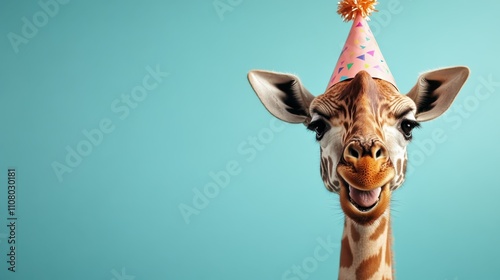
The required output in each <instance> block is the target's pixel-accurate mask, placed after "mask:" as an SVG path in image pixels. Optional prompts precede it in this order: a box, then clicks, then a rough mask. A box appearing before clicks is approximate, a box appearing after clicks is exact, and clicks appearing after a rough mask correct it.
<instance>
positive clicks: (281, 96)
mask: <svg viewBox="0 0 500 280" xmlns="http://www.w3.org/2000/svg"><path fill="white" fill-rule="evenodd" d="M468 75H469V70H468V68H466V67H452V68H444V69H439V70H434V71H430V72H426V73H424V74H422V75H421V76H420V77H419V78H418V80H417V83H416V85H415V86H414V87H413V88H412V89H411V90H410V91H409V92H408V93H407V94H401V93H400V92H399V91H398V90H397V89H396V87H394V86H393V85H392V84H391V83H389V82H387V81H384V80H381V79H376V78H372V77H371V76H370V74H368V73H367V72H365V71H360V72H359V73H358V74H356V76H355V77H354V78H352V79H349V80H345V81H342V82H339V83H337V84H335V85H333V86H332V87H330V88H328V89H327V90H326V92H324V93H323V94H321V95H319V96H317V97H314V96H313V95H312V94H311V93H309V91H308V90H307V89H306V88H305V87H304V86H303V85H302V83H301V81H300V80H299V78H298V77H296V76H294V75H291V74H284V73H276V72H269V71H262V70H255V71H251V72H250V73H249V74H248V79H249V81H250V84H251V85H252V87H253V89H254V91H255V92H256V93H257V96H258V97H259V99H260V100H261V102H262V103H263V105H264V106H265V107H266V109H267V110H268V111H269V112H270V113H271V114H272V115H274V116H275V117H277V118H278V119H281V120H283V121H285V122H289V123H303V124H305V125H306V126H307V128H308V129H309V130H312V131H313V132H315V133H316V140H317V141H318V142H319V145H320V151H321V156H320V158H321V162H320V164H321V168H320V170H321V177H322V179H323V182H324V184H325V186H326V188H327V189H328V190H329V191H331V192H334V193H337V194H339V196H340V205H341V207H342V210H343V211H344V213H345V214H346V215H347V216H348V217H349V218H351V219H352V220H354V221H356V222H357V223H360V224H370V223H371V222H373V221H374V220H376V219H378V218H379V217H380V215H382V214H383V213H384V212H385V211H386V210H387V208H388V207H389V202H390V198H391V193H392V191H394V190H395V189H397V188H398V187H400V186H401V184H402V183H403V181H404V178H405V171H406V160H407V156H406V154H407V153H406V147H407V145H408V143H409V142H410V141H411V139H412V130H413V129H414V128H415V127H418V126H419V123H420V122H424V121H428V120H431V119H434V118H436V117H438V116H440V115H441V114H443V113H444V112H445V111H446V110H447V109H448V108H449V107H450V105H451V103H452V102H453V100H454V99H455V96H456V95H457V94H458V92H459V90H460V88H461V87H462V85H463V84H464V83H465V80H466V79H467V77H468Z"/></svg>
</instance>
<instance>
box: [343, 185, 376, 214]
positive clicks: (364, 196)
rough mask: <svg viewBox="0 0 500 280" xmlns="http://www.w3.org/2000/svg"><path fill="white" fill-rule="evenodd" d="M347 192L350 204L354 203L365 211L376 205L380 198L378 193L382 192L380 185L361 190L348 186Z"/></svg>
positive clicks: (360, 209)
mask: <svg viewBox="0 0 500 280" xmlns="http://www.w3.org/2000/svg"><path fill="white" fill-rule="evenodd" d="M348 193H349V201H350V202H351V203H352V205H354V206H355V207H356V208H357V209H358V210H359V211H361V212H367V211H370V210H371V209H372V208H373V207H375V205H377V203H378V201H379V200H380V194H381V193H382V187H378V188H376V189H373V190H370V191H362V190H359V189H356V188H355V187H352V186H349V192H348Z"/></svg>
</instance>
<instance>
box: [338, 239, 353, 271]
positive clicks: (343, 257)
mask: <svg viewBox="0 0 500 280" xmlns="http://www.w3.org/2000/svg"><path fill="white" fill-rule="evenodd" d="M353 260H354V257H353V255H352V251H351V245H349V239H348V238H347V236H345V237H344V238H343V239H342V247H341V249H340V267H345V268H349V267H351V265H352V262H353Z"/></svg>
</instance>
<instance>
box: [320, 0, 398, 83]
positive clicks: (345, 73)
mask: <svg viewBox="0 0 500 280" xmlns="http://www.w3.org/2000/svg"><path fill="white" fill-rule="evenodd" d="M359 2H363V0H358V1H356V0H344V1H343V2H341V3H339V13H340V14H341V15H342V16H343V17H344V20H351V19H353V24H352V27H351V31H350V32H349V36H348V37H347V40H346V42H345V45H344V47H343V48H342V52H341V53H340V57H339V60H338V61H337V65H335V69H334V70H333V74H332V77H331V78H330V82H329V83H328V87H327V89H328V88H330V87H331V86H333V85H334V84H336V83H338V82H341V81H344V80H347V79H351V78H354V76H356V74H357V73H358V72H359V71H361V70H365V71H366V72H368V73H369V74H370V75H371V76H372V77H374V78H379V79H382V80H385V81H388V82H390V83H391V84H393V85H394V86H395V87H397V86H396V82H395V81H394V77H393V76H392V73H391V71H390V70H389V67H388V66H387V63H386V61H385V59H384V56H383V55H382V52H380V48H379V47H378V44H377V41H375V37H374V36H373V34H372V31H371V30H370V27H369V26H368V22H367V21H366V19H365V18H366V17H367V15H368V14H369V13H371V12H372V11H374V10H375V9H374V8H373V6H374V4H376V1H364V2H371V3H369V4H368V7H367V6H360V5H363V4H365V5H366V3H361V4H360V3H359ZM341 5H344V6H343V7H341ZM346 5H348V8H349V9H350V10H349V12H348V13H346V12H345V11H341V8H342V9H344V10H345V9H346V7H345V6H346Z"/></svg>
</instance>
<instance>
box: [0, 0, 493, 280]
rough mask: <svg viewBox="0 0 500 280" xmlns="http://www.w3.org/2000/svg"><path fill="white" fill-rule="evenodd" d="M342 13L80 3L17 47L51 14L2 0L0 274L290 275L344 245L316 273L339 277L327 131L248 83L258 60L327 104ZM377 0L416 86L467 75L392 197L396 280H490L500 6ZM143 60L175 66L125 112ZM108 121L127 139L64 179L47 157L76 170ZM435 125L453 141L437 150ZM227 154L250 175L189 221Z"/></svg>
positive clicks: (428, 129)
mask: <svg viewBox="0 0 500 280" xmlns="http://www.w3.org/2000/svg"><path fill="white" fill-rule="evenodd" d="M46 1H47V0H46ZM42 2H44V0H42ZM336 2H337V1H329V0H328V1H327V0H322V1H314V2H311V1H286V0H279V1H264V0H254V1H245V0H242V1H241V0H240V1H237V0H232V1H229V0H227V1H226V0H221V2H220V3H226V5H229V6H228V7H231V8H230V9H228V10H227V11H225V12H224V13H223V14H221V15H220V16H219V15H218V13H217V11H216V9H215V8H214V3H215V2H214V1H208V0H207V1H180V0H177V1H142V2H140V3H139V2H138V1H69V2H68V3H67V4H64V5H63V4H59V5H58V6H59V11H58V12H57V14H56V15H54V16H53V17H50V18H49V20H48V22H47V23H46V24H45V25H44V26H42V27H40V28H38V31H37V33H36V34H35V35H34V36H33V38H30V39H28V43H27V44H20V45H19V46H18V52H17V53H16V52H15V50H14V48H13V46H12V44H11V43H10V41H9V39H8V34H9V32H14V33H16V34H19V35H20V34H22V33H21V29H22V27H23V24H24V23H23V21H22V18H23V17H26V18H28V19H29V20H30V21H32V17H33V15H34V14H35V13H37V12H39V11H42V9H41V6H40V5H39V4H38V2H36V1H2V2H1V3H0V19H1V25H0V35H2V37H1V38H2V39H1V40H0V50H1V53H0V61H1V64H0V119H1V122H0V123H1V126H0V132H1V135H2V136H1V137H0V182H1V183H0V185H1V186H2V187H1V188H0V206H1V207H0V260H1V261H0V279H23V280H24V279H37V280H44V279H106V280H109V279H116V280H120V279H128V280H132V279H136V280H142V279H148V280H149V279H287V278H283V277H284V274H285V272H286V271H287V270H289V269H291V268H292V266H294V265H298V266H301V265H302V264H303V261H304V260H306V261H307V260H311V257H313V256H314V251H315V248H317V247H318V246H319V244H320V243H318V242H319V241H318V238H319V239H322V240H328V239H331V240H332V241H333V242H335V243H336V245H335V246H336V249H335V251H334V252H332V253H330V254H328V258H327V259H326V260H325V261H319V262H317V267H315V268H314V269H310V270H312V271H311V272H308V273H307V277H308V278H307V279H336V277H337V271H338V259H339V258H338V255H339V252H338V250H339V249H338V248H339V247H338V243H339V241H340V236H341V232H342V224H343V216H342V211H341V209H340V206H339V203H338V197H337V195H334V194H331V193H329V192H327V191H326V189H325V187H324V186H323V184H322V181H321V179H320V175H319V148H318V145H317V143H315V140H314V135H313V134H311V133H309V132H307V131H306V130H305V128H304V127H303V126H301V125H290V124H283V125H281V124H280V123H279V122H276V123H274V122H273V123H270V121H271V120H272V117H271V116H270V115H269V113H267V111H266V110H265V109H264V108H263V106H262V105H261V104H260V102H259V101H258V99H257V98H256V96H255V94H254V93H253V91H252V90H251V88H250V86H249V84H248V82H247V80H246V73H247V72H248V70H250V69H254V68H260V69H269V70H276V71H282V72H292V73H295V74H297V75H299V76H300V77H301V79H302V81H303V82H304V84H305V85H306V86H307V87H308V88H309V90H310V91H311V92H313V93H315V94H320V93H322V92H323V90H324V88H325V86H326V84H327V82H328V79H329V77H330V74H331V71H332V69H333V67H334V65H335V62H336V59H337V57H338V55H339V51H340V48H341V46H342V44H343V43H344V40H345V39H346V36H347V33H348V31H349V28H350V23H343V22H342V21H341V20H340V17H339V16H338V15H337V14H336V13H335V11H336ZM380 2H381V3H380V4H379V5H378V6H377V8H378V10H380V12H379V13H378V14H375V15H373V16H372V22H371V27H372V30H373V32H374V33H375V36H376V38H377V41H378V43H379V45H380V47H381V50H382V51H383V53H384V56H385V58H386V60H387V61H388V64H389V66H390V67H391V70H392V72H393V73H394V75H395V79H396V81H397V82H398V86H399V88H400V89H401V90H402V91H403V92H406V91H407V90H409V89H410V88H411V87H412V86H413V84H414V83H415V81H416V78H417V75H418V73H421V72H423V71H425V70H428V69H432V68H437V67H443V66H450V65H467V66H469V67H470V68H471V71H472V74H471V76H470V78H469V80H468V82H467V84H466V85H465V86H464V88H463V89H462V91H461V93H460V94H459V96H458V98H457V100H456V101H455V103H454V105H453V106H452V108H451V109H450V111H448V113H447V114H446V117H442V118H440V119H437V120H435V121H432V122H429V123H424V124H423V128H422V129H421V130H418V131H417V132H416V133H415V140H414V142H413V143H412V144H410V148H409V149H410V161H412V160H413V161H412V162H410V164H413V168H412V169H411V174H409V178H408V179H407V181H406V183H405V185H404V187H403V188H401V189H399V190H398V191H397V192H396V193H395V194H394V196H393V204H392V209H393V217H394V218H393V232H394V237H395V240H394V242H395V243H394V250H395V263H396V276H397V278H398V279H441V280H444V279H460V280H462V279H496V278H498V275H499V266H498V265H499V264H500V254H499V250H500V237H499V236H500V215H499V210H498V197H499V196H500V184H499V182H498V179H497V178H498V172H499V171H500V170H499V164H498V158H499V157H500V150H499V149H498V148H496V147H497V143H496V142H497V141H498V139H499V137H500V132H499V129H498V128H499V125H498V124H499V122H500V113H499V111H498V105H499V102H500V97H499V95H500V73H499V72H498V66H499V62H500V60H499V55H498V43H499V42H500V41H499V37H498V30H497V29H498V26H499V25H500V19H499V17H498V9H499V8H500V4H499V2H498V1H494V0H484V1H481V2H480V3H478V4H471V2H470V1H452V0H446V1H411V0H400V1H397V0H393V1H385V0H384V1H380ZM391 2H392V3H391ZM44 3H45V2H44ZM231 5H232V6H231ZM395 7H396V8H395ZM391 11H392V12H391ZM394 11H397V12H394ZM387 14H389V16H387ZM384 15H385V17H384ZM148 66H150V67H151V68H153V69H155V68H156V67H159V69H161V71H162V72H168V73H169V75H168V77H165V78H163V79H162V80H161V83H159V84H158V86H157V87H156V88H155V89H154V90H151V91H149V92H148V94H147V96H146V97H145V99H144V100H143V101H141V102H139V103H138V105H137V107H136V108H133V109H130V113H129V115H128V116H127V117H126V118H124V119H121V118H120V115H121V114H117V113H115V112H113V110H112V109H111V104H112V103H113V102H114V101H115V100H120V98H121V95H122V94H125V95H130V93H131V91H132V89H133V88H134V87H136V86H138V85H141V84H142V81H143V78H144V77H146V76H147V75H148V71H147V70H146V68H147V67H148ZM485 80H486V81H488V80H490V81H493V85H491V84H490V86H489V87H486V86H485V85H484V84H485V82H484V81H485ZM152 81H154V80H152ZM478 93H479V94H483V95H481V96H483V97H482V99H481V100H480V99H479V98H478V95H477V94H478ZM484 96H486V97H484ZM103 119H109V120H110V121H111V122H112V125H113V127H114V130H113V131H112V132H110V133H107V134H104V135H103V138H102V141H101V142H100V143H99V145H95V146H93V149H92V151H91V152H90V153H89V155H88V156H86V157H83V159H82V161H81V163H80V164H78V165H77V166H76V167H75V168H72V172H71V173H65V174H63V176H62V178H63V180H62V182H60V181H59V180H58V178H57V176H56V174H55V172H54V170H53V167H52V164H53V162H56V161H57V162H59V163H62V164H65V157H66V155H67V150H66V147H67V146H70V147H72V148H73V149H75V148H76V146H77V145H78V143H80V142H81V141H85V139H86V137H85V136H84V135H83V134H82V130H92V129H96V128H98V127H99V123H100V122H101V121H102V120H103ZM271 128H274V130H271ZM435 131H440V132H441V133H442V134H444V135H445V139H446V140H445V141H444V142H443V141H442V142H441V143H436V142H434V143H433V144H429V141H430V140H429V139H432V135H433V133H435ZM270 132H271V134H270ZM259 135H260V137H264V138H263V139H265V142H266V143H262V141H261V142H260V143H259V146H258V148H259V149H257V148H255V147H253V146H252V145H251V141H252V140H251V139H252V138H251V137H257V139H259V138H258V137H259ZM426 145H427V146H426ZM228 163H230V164H237V167H236V170H237V171H239V172H235V174H236V175H231V176H230V178H229V179H230V181H229V183H228V184H227V186H226V187H225V188H222V189H221V190H220V192H219V193H218V194H217V195H216V196H215V197H214V198H211V199H209V200H208V201H209V204H208V206H206V207H205V208H204V209H201V210H200V211H199V213H198V214H193V215H192V216H190V217H189V224H187V223H186V221H185V219H184V218H183V216H182V215H181V212H180V210H179V207H180V205H182V204H185V205H190V206H193V202H192V200H193V197H194V196H195V193H194V190H195V191H196V190H201V191H203V189H204V187H205V186H206V185H209V184H210V183H212V184H213V182H214V179H212V177H211V176H210V175H209V174H210V173H211V172H214V173H217V172H220V171H221V170H225V169H226V165H227V164H228ZM9 167H15V168H16V170H17V178H18V185H17V209H16V215H17V217H18V221H17V229H16V230H17V235H16V242H17V264H16V270H17V272H15V273H12V272H9V271H7V267H8V266H7V263H6V254H7V252H8V251H7V250H8V247H7V238H6V237H7V227H6V225H7V224H8V223H7V221H6V217H7V207H6V203H7V187H6V185H7V174H6V173H7V168H9ZM335 246H333V247H335ZM326 252H327V251H325V250H324V251H322V253H323V254H326ZM295 277H296V278H291V276H290V278H289V279H302V278H300V277H298V276H295ZM303 278H305V276H304V277H303Z"/></svg>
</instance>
